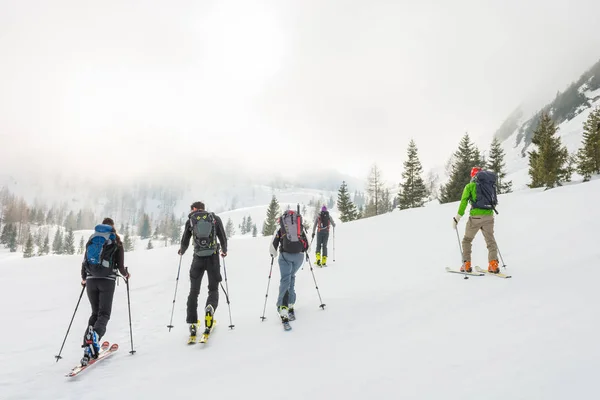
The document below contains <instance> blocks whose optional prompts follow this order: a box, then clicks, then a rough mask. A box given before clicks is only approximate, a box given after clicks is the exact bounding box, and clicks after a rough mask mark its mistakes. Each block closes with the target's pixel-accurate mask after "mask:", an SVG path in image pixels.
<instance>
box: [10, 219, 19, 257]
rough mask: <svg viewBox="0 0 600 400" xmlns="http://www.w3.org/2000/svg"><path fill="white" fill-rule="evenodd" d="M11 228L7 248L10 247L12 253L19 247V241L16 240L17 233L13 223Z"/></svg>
mask: <svg viewBox="0 0 600 400" xmlns="http://www.w3.org/2000/svg"><path fill="white" fill-rule="evenodd" d="M11 226H12V228H11V230H10V235H9V237H8V248H9V249H10V252H11V253H14V252H16V251H17V248H18V247H19V241H18V234H17V227H16V226H14V225H11Z"/></svg>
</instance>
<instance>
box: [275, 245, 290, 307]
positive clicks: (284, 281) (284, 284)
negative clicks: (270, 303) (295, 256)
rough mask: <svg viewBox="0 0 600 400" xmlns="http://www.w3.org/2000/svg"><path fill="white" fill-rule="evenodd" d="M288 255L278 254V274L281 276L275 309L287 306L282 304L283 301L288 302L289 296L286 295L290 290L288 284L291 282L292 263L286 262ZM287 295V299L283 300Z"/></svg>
mask: <svg viewBox="0 0 600 400" xmlns="http://www.w3.org/2000/svg"><path fill="white" fill-rule="evenodd" d="M290 255H291V254H290V253H285V256H284V253H279V258H278V262H279V272H280V275H281V279H280V280H279V296H278V297H277V309H279V307H280V306H286V307H287V306H288V303H284V300H289V294H288V293H287V292H288V290H289V289H290V283H291V280H292V268H293V265H292V262H291V261H289V260H288V258H291V257H290ZM286 294H288V296H287V297H288V298H287V299H284V297H286Z"/></svg>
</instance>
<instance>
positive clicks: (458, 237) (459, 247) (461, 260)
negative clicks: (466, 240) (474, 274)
mask: <svg viewBox="0 0 600 400" xmlns="http://www.w3.org/2000/svg"><path fill="white" fill-rule="evenodd" d="M455 231H456V239H457V240H458V249H459V250H460V264H461V265H462V263H463V251H462V246H461V245H460V236H459V235H458V227H457V228H456V229H455ZM465 279H469V277H468V276H467V275H465Z"/></svg>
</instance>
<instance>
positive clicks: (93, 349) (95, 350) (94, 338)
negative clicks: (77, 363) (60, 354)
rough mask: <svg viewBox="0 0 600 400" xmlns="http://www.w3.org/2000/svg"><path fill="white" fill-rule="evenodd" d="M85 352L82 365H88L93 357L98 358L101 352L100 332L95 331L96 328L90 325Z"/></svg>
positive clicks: (86, 336)
mask: <svg viewBox="0 0 600 400" xmlns="http://www.w3.org/2000/svg"><path fill="white" fill-rule="evenodd" d="M82 347H84V354H83V357H82V358H81V365H83V366H86V365H88V363H89V362H90V360H91V359H93V358H94V359H95V358H98V354H99V353H100V344H99V343H98V334H97V333H96V332H95V331H94V328H93V327H92V326H91V325H90V326H89V327H88V331H87V333H86V335H85V344H84V345H83V346H82Z"/></svg>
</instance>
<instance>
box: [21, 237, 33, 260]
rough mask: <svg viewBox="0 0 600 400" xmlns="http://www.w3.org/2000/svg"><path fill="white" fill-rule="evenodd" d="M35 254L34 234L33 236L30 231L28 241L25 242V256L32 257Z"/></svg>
mask: <svg viewBox="0 0 600 400" xmlns="http://www.w3.org/2000/svg"><path fill="white" fill-rule="evenodd" d="M33 255H34V251H33V236H31V233H29V235H28V236H27V243H25V250H24V251H23V257H25V258H31V257H33Z"/></svg>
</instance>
